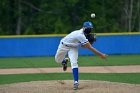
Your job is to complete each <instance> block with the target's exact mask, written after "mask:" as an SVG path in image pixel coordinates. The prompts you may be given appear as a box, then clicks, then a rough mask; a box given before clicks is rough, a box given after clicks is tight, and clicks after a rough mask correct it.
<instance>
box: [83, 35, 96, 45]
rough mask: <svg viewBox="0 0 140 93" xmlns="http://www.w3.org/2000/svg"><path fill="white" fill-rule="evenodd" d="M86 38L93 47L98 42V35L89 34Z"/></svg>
mask: <svg viewBox="0 0 140 93" xmlns="http://www.w3.org/2000/svg"><path fill="white" fill-rule="evenodd" d="M85 36H86V38H87V39H88V41H89V43H90V44H91V45H92V44H93V43H94V42H96V34H87V35H85Z"/></svg>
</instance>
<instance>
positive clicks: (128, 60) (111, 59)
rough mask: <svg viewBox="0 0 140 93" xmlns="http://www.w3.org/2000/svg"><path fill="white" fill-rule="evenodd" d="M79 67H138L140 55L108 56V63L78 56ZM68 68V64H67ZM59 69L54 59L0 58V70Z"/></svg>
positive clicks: (96, 58) (96, 57)
mask: <svg viewBox="0 0 140 93" xmlns="http://www.w3.org/2000/svg"><path fill="white" fill-rule="evenodd" d="M78 64H79V66H117V65H118V66H121V65H140V55H115V56H114V55H110V56H108V61H105V60H102V59H100V58H99V57H98V56H80V57H79V60H78ZM69 66H70V63H69ZM30 67H31V68H32V67H60V64H58V63H56V62H55V60H54V57H21V58H20V57H19V58H0V68H30Z"/></svg>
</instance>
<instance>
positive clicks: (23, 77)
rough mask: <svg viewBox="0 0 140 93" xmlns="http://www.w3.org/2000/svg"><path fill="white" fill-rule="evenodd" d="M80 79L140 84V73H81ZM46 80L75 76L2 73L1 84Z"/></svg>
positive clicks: (70, 78)
mask: <svg viewBox="0 0 140 93" xmlns="http://www.w3.org/2000/svg"><path fill="white" fill-rule="evenodd" d="M79 79H80V80H100V81H111V82H122V83H131V84H140V73H80V74H79ZM44 80H73V77H72V73H48V74H15V75H0V84H10V83H18V82H29V81H44Z"/></svg>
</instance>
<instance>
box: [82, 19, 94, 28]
mask: <svg viewBox="0 0 140 93" xmlns="http://www.w3.org/2000/svg"><path fill="white" fill-rule="evenodd" d="M83 27H86V28H93V24H92V23H91V22H89V21H87V22H84V23H83Z"/></svg>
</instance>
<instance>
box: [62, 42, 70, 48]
mask: <svg viewBox="0 0 140 93" xmlns="http://www.w3.org/2000/svg"><path fill="white" fill-rule="evenodd" d="M61 44H62V45H64V46H66V47H70V46H68V45H66V44H64V43H63V42H61Z"/></svg>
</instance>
